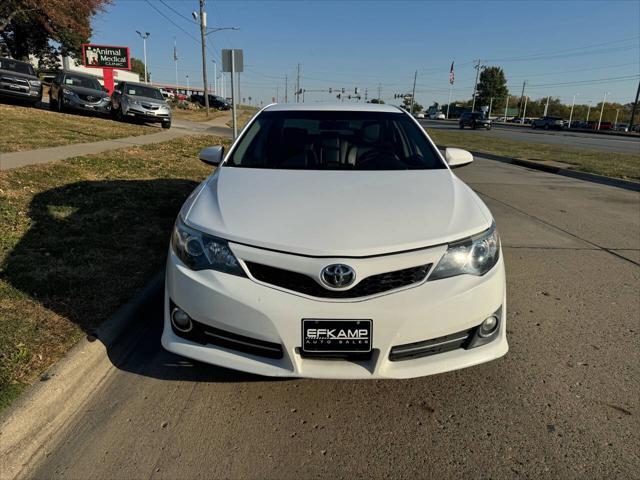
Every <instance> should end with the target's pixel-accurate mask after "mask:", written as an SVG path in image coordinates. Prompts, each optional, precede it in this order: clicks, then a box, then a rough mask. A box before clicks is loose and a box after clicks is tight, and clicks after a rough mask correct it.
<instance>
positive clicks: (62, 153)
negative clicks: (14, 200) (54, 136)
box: [0, 120, 232, 170]
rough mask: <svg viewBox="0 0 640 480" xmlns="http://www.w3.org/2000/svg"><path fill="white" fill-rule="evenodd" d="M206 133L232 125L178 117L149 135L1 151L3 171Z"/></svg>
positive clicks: (225, 130) (221, 132) (228, 131)
mask: <svg viewBox="0 0 640 480" xmlns="http://www.w3.org/2000/svg"><path fill="white" fill-rule="evenodd" d="M203 134H208V135H218V136H224V137H231V135H232V132H231V129H230V128H229V127H226V126H221V125H217V124H216V125H207V124H199V123H196V122H187V121H184V120H176V121H175V122H174V126H173V128H172V129H170V130H161V131H158V132H157V133H151V134H149V135H140V136H137V137H125V138H117V139H113V140H102V141H99V142H91V143H77V144H74V145H63V146H60V147H51V148H41V149H38V150H28V151H24V152H10V153H2V154H0V170H10V169H12V168H18V167H24V166H27V165H36V164H40V163H47V162H53V161H55V160H64V159H65V158H71V157H77V156H79V155H90V154H92V153H101V152H105V151H107V150H116V149H118V148H124V147H132V146H139V145H149V144H151V143H160V142H166V141H169V140H173V139H175V138H179V137H184V136H186V135H203Z"/></svg>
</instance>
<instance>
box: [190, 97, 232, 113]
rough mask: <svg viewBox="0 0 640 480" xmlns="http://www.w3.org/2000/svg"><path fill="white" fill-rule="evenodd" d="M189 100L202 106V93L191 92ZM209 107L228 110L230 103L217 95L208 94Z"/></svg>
mask: <svg viewBox="0 0 640 480" xmlns="http://www.w3.org/2000/svg"><path fill="white" fill-rule="evenodd" d="M191 101H192V102H196V103H199V104H200V105H202V106H203V107H204V95H199V94H193V95H191ZM209 107H210V108H217V109H218V110H230V109H231V103H229V102H228V101H227V100H226V99H224V98H222V97H219V96H217V95H209Z"/></svg>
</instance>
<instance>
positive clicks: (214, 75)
mask: <svg viewBox="0 0 640 480" xmlns="http://www.w3.org/2000/svg"><path fill="white" fill-rule="evenodd" d="M211 61H212V62H213V93H215V94H216V95H218V77H217V73H218V72H217V70H218V68H217V67H218V64H217V63H216V59H215V58H213V59H211Z"/></svg>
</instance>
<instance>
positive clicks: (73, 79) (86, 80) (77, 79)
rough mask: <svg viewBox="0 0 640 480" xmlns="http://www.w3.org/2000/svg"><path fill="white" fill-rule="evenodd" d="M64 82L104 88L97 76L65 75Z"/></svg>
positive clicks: (74, 85) (96, 88) (98, 88)
mask: <svg viewBox="0 0 640 480" xmlns="http://www.w3.org/2000/svg"><path fill="white" fill-rule="evenodd" d="M64 84H65V85H71V86H72V87H85V88H92V89H94V90H100V89H101V88H102V87H101V86H100V82H98V79H97V78H93V77H83V76H80V75H65V77H64Z"/></svg>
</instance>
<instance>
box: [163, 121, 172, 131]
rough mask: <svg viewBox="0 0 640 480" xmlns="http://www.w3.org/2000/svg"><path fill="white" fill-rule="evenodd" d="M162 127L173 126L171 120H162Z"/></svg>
mask: <svg viewBox="0 0 640 480" xmlns="http://www.w3.org/2000/svg"><path fill="white" fill-rule="evenodd" d="M162 128H166V129H169V128H171V121H168V122H162Z"/></svg>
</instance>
